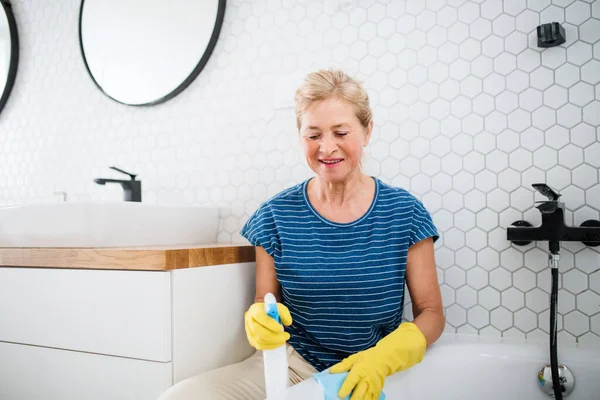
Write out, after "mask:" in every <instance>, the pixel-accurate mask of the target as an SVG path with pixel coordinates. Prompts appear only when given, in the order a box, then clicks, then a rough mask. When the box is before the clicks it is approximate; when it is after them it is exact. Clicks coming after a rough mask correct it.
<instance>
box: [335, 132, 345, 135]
mask: <svg viewBox="0 0 600 400" xmlns="http://www.w3.org/2000/svg"><path fill="white" fill-rule="evenodd" d="M335 134H336V135H337V136H346V135H347V134H348V132H336V133H335Z"/></svg>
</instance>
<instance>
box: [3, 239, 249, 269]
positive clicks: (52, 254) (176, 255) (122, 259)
mask: <svg viewBox="0 0 600 400" xmlns="http://www.w3.org/2000/svg"><path fill="white" fill-rule="evenodd" d="M254 260H255V253H254V247H253V246H248V245H223V244H218V245H202V246H192V247H189V248H186V247H185V246H172V247H155V248H152V247H147V248H8V247H5V248H0V267H32V268H71V269H111V270H131V271H170V270H174V269H183V268H196V267H207V266H214V265H223V264H234V263H242V262H252V261H254Z"/></svg>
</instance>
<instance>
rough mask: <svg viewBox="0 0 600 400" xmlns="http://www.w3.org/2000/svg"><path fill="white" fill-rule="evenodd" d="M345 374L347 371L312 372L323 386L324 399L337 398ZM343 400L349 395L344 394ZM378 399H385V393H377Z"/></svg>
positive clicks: (335, 399) (348, 399) (347, 399)
mask: <svg viewBox="0 0 600 400" xmlns="http://www.w3.org/2000/svg"><path fill="white" fill-rule="evenodd" d="M346 376H348V372H342V373H341V374H330V373H329V372H328V371H323V372H318V373H314V374H313V378H315V379H316V380H317V382H319V383H320V384H321V387H322V388H323V393H325V399H324V400H339V397H338V395H337V394H338V392H339V391H340V388H341V387H342V384H343V383H344V379H346ZM343 400H350V396H346V398H345V399H343ZM379 400H385V394H384V393H383V392H381V394H380V395H379Z"/></svg>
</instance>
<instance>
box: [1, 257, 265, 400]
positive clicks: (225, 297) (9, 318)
mask: <svg viewBox="0 0 600 400" xmlns="http://www.w3.org/2000/svg"><path fill="white" fill-rule="evenodd" d="M254 274H255V268H254V263H253V262H252V263H239V264H227V265H217V266H212V267H199V268H190V269H181V270H174V271H164V272H151V271H114V270H91V269H79V270H75V269H50V268H0V399H2V400H38V399H40V400H41V399H44V400H50V399H55V398H56V399H61V400H70V399H73V400H74V399H83V398H85V399H86V400H87V399H132V400H133V399H136V400H137V399H139V400H155V399H156V398H157V397H158V395H160V393H162V392H163V391H164V390H166V389H167V388H168V387H169V386H171V385H172V384H174V383H177V382H178V381H180V380H182V379H185V378H187V377H189V376H193V375H195V374H198V373H201V372H204V371H208V370H210V369H213V368H218V367H220V366H223V365H227V364H231V363H234V362H237V361H240V360H242V359H244V358H246V357H248V356H249V355H250V354H251V353H252V348H251V347H250V346H249V345H248V344H247V341H246V339H245V333H244V322H243V312H244V311H245V310H246V309H247V308H248V306H249V305H250V304H251V302H252V301H253V298H254V279H255V275H254Z"/></svg>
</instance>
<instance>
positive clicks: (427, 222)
mask: <svg viewBox="0 0 600 400" xmlns="http://www.w3.org/2000/svg"><path fill="white" fill-rule="evenodd" d="M439 237H440V235H439V233H438V230H437V228H436V227H435V224H434V223H433V220H432V218H431V215H430V214H429V211H427V209H426V208H425V206H424V205H423V203H422V202H421V201H420V200H418V199H416V198H415V205H414V208H413V217H412V227H411V233H410V244H409V246H412V245H413V244H415V243H418V242H420V241H421V240H424V239H427V238H433V242H434V243H435V242H436V241H437V240H438V239H439Z"/></svg>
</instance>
